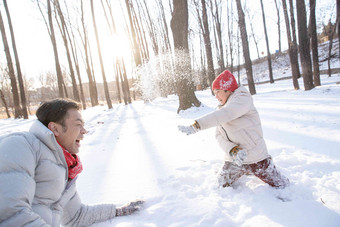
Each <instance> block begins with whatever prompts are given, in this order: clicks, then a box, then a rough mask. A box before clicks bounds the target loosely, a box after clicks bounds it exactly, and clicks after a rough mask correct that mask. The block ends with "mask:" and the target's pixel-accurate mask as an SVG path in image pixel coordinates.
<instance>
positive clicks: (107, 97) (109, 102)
mask: <svg viewBox="0 0 340 227" xmlns="http://www.w3.org/2000/svg"><path fill="white" fill-rule="evenodd" d="M91 12H92V21H93V27H94V32H95V35H96V40H97V50H98V56H99V61H100V68H101V71H102V76H103V84H104V91H105V98H106V103H107V106H108V108H109V109H111V108H112V102H111V99H110V94H109V88H108V85H107V82H106V75H105V70H104V64H103V59H102V53H101V49H100V42H99V36H98V30H97V24H96V18H95V15H94V8H93V0H91Z"/></svg>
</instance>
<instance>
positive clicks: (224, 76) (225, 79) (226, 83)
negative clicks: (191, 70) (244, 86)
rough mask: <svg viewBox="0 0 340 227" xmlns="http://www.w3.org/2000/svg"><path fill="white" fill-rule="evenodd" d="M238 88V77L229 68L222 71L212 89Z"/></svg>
mask: <svg viewBox="0 0 340 227" xmlns="http://www.w3.org/2000/svg"><path fill="white" fill-rule="evenodd" d="M237 88H238V85H237V82H236V79H235V77H234V75H233V74H231V72H229V71H228V70H225V71H224V72H222V73H221V74H220V75H219V76H218V77H216V79H215V80H214V82H213V83H212V90H216V89H217V90H225V91H235V90H236V89H237Z"/></svg>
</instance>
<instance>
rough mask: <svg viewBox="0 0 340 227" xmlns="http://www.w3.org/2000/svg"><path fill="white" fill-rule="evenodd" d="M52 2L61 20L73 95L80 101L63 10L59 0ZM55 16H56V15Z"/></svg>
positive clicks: (60, 28)
mask: <svg viewBox="0 0 340 227" xmlns="http://www.w3.org/2000/svg"><path fill="white" fill-rule="evenodd" d="M54 4H55V7H56V11H57V12H58V15H59V19H60V22H61V26H59V30H60V33H61V36H62V38H63V42H64V46H65V50H66V57H67V62H68V66H69V69H70V76H71V81H72V89H73V97H74V99H75V100H76V101H77V102H80V97H79V91H78V87H77V82H76V77H75V75H74V70H73V63H72V59H71V53H70V49H69V47H68V41H67V32H68V30H67V26H66V23H65V19H64V15H63V12H62V11H61V8H60V4H59V0H54ZM56 18H57V16H56Z"/></svg>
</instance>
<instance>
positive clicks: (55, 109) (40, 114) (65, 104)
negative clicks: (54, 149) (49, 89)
mask: <svg viewBox="0 0 340 227" xmlns="http://www.w3.org/2000/svg"><path fill="white" fill-rule="evenodd" d="M69 109H77V110H79V109H80V104H79V103H77V102H75V101H73V100H72V99H53V100H51V101H47V102H45V103H43V104H42V105H41V106H40V107H39V108H38V110H37V112H36V114H35V115H36V116H37V118H38V120H39V121H40V122H41V123H43V124H44V125H45V126H46V127H48V124H49V123H50V122H56V123H59V124H61V125H62V126H64V120H65V119H66V117H67V111H68V110H69Z"/></svg>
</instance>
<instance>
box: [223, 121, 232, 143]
mask: <svg viewBox="0 0 340 227" xmlns="http://www.w3.org/2000/svg"><path fill="white" fill-rule="evenodd" d="M221 128H222V129H223V131H224V133H225V135H226V136H227V139H228V140H229V142H231V140H230V139H229V136H228V133H227V131H226V130H225V129H224V128H223V126H222V125H221Z"/></svg>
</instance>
